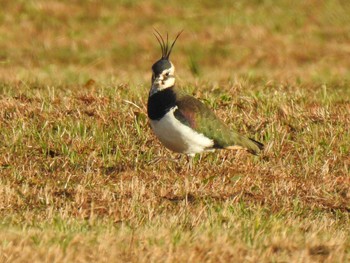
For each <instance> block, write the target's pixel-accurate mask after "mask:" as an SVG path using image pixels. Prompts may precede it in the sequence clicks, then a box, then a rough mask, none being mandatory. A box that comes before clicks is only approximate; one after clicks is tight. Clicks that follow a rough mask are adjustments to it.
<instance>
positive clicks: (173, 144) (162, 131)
mask: <svg viewBox="0 0 350 263" xmlns="http://www.w3.org/2000/svg"><path fill="white" fill-rule="evenodd" d="M176 109H177V107H174V108H172V109H171V110H170V111H169V112H168V113H167V114H165V115H164V117H163V118H162V119H160V120H159V121H155V120H151V126H152V129H153V131H154V133H155V134H156V136H157V137H158V139H159V140H160V141H161V142H162V143H163V144H164V146H165V147H167V148H168V149H170V150H172V151H174V152H179V153H186V154H192V155H193V154H195V153H200V152H203V151H205V150H207V149H208V148H210V147H212V146H213V145H214V142H213V140H211V139H209V138H207V137H205V136H204V135H203V134H201V133H198V132H195V131H194V130H192V129H191V128H190V127H188V126H186V125H184V124H182V123H181V122H180V121H179V120H178V119H176V118H175V116H174V111H175V110H176Z"/></svg>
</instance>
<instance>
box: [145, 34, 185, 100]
mask: <svg viewBox="0 0 350 263" xmlns="http://www.w3.org/2000/svg"><path fill="white" fill-rule="evenodd" d="M181 33H182V31H181V32H180V33H178V34H177V36H176V38H175V40H174V42H173V43H172V44H171V46H169V42H168V34H167V36H166V42H165V41H164V39H163V37H162V36H161V34H160V33H159V32H158V31H157V30H155V33H154V35H155V37H156V38H157V40H158V43H159V45H160V48H161V50H162V57H161V58H160V59H159V60H158V61H157V62H156V63H154V64H153V66H152V87H151V90H150V94H149V95H150V96H152V95H153V94H155V93H157V92H158V91H161V90H164V89H166V88H170V87H172V86H174V84H175V67H174V65H173V63H171V61H170V60H169V57H170V54H171V51H172V49H173V47H174V45H175V42H176V40H177V39H178V37H179V36H180V35H181Z"/></svg>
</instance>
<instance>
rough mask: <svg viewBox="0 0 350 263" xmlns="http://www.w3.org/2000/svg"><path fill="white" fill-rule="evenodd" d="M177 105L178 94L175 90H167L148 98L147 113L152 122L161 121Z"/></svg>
mask: <svg viewBox="0 0 350 263" xmlns="http://www.w3.org/2000/svg"><path fill="white" fill-rule="evenodd" d="M175 105H176V94H175V92H174V91H173V88H167V89H164V90H161V91H158V92H157V93H155V94H153V95H152V96H151V97H149V98H148V104H147V113H148V117H149V118H150V119H151V120H160V119H161V118H162V117H163V116H164V115H165V114H167V113H168V111H169V110H170V109H171V108H172V107H174V106H175Z"/></svg>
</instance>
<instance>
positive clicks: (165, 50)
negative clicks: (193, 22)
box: [153, 28, 183, 60]
mask: <svg viewBox="0 0 350 263" xmlns="http://www.w3.org/2000/svg"><path fill="white" fill-rule="evenodd" d="M154 31H155V32H153V35H154V36H155V37H156V39H157V41H158V43H159V45H160V49H161V51H162V58H161V59H167V60H168V59H169V57H170V54H171V51H172V50H173V47H174V45H175V43H176V40H177V39H178V38H179V36H180V35H181V33H182V32H183V30H181V31H180V32H179V33H178V34H177V35H176V37H175V40H174V41H173V43H172V44H171V46H170V48H169V35H168V33H167V34H166V42H165V41H164V39H163V37H162V35H161V34H160V33H159V31H158V30H157V29H155V28H154Z"/></svg>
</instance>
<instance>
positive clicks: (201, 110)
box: [174, 95, 262, 153]
mask: <svg viewBox="0 0 350 263" xmlns="http://www.w3.org/2000/svg"><path fill="white" fill-rule="evenodd" d="M176 105H177V107H178V108H177V110H176V111H175V113H174V114H175V117H176V118H177V119H178V120H180V121H181V122H182V123H184V124H185V125H187V126H189V127H191V128H192V129H193V130H195V131H197V132H198V133H202V134H204V135H205V136H206V137H208V138H210V139H212V140H213V141H214V148H228V147H232V146H235V145H236V146H241V147H244V148H247V149H248V150H249V151H250V152H252V153H257V152H259V151H260V149H261V148H262V144H260V143H259V142H256V141H254V140H252V139H249V138H247V137H244V136H242V135H240V134H239V133H237V132H235V131H232V130H230V129H229V128H228V127H227V126H226V125H225V124H224V123H223V122H222V121H221V120H220V119H219V118H218V117H217V116H216V115H215V114H214V112H213V111H212V110H211V109H209V108H208V107H207V106H206V105H205V104H204V103H202V102H201V101H199V100H197V99H196V98H194V97H192V96H189V95H182V96H181V95H180V96H178V97H177V101H176Z"/></svg>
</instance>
